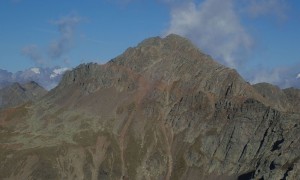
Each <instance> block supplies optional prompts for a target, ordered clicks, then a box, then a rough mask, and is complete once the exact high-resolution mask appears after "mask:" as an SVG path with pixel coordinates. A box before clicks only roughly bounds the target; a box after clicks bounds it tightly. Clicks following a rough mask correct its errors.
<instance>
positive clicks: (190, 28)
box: [161, 0, 300, 87]
mask: <svg viewBox="0 0 300 180" xmlns="http://www.w3.org/2000/svg"><path fill="white" fill-rule="evenodd" d="M161 1H162V2H164V3H166V4H167V5H168V6H169V8H170V23H169V26H168V28H167V29H166V30H165V32H164V35H167V34H170V33H175V34H179V35H182V36H185V37H187V38H189V39H191V40H192V41H193V42H194V43H195V44H196V45H197V46H198V47H199V48H200V49H201V50H203V51H204V52H206V53H208V54H210V55H212V57H213V58H214V59H216V60H217V61H219V62H221V63H222V64H224V65H226V66H229V67H232V68H236V69H238V70H241V69H242V68H243V66H245V65H246V64H247V63H249V62H250V61H251V59H249V56H248V55H249V54H250V53H253V52H254V48H255V45H256V44H255V43H256V42H259V40H257V39H256V38H255V36H254V35H252V34H251V33H249V31H248V30H247V27H246V26H244V25H243V24H242V22H241V19H242V18H243V19H247V18H248V19H249V18H261V17H267V16H268V17H272V18H273V19H274V18H275V19H279V20H284V19H286V18H287V10H288V4H287V2H286V1H285V0H251V1H249V0H203V1H201V3H199V1H196V0H187V1H180V0H161ZM268 20H269V19H268ZM270 63H271V62H270ZM298 67H299V66H298ZM299 68H300V67H299ZM298 73H299V72H298ZM295 74H296V71H295V68H294V67H284V68H282V67H279V68H274V69H271V70H270V69H268V68H267V67H261V68H259V69H255V70H253V71H252V75H249V76H248V77H245V78H246V79H248V80H249V81H250V82H252V83H258V82H269V83H273V84H277V85H279V86H280V87H289V86H297V87H300V83H299V79H300V75H299V77H298V78H295V77H296V76H295Z"/></svg>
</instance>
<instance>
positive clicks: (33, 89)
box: [0, 81, 47, 109]
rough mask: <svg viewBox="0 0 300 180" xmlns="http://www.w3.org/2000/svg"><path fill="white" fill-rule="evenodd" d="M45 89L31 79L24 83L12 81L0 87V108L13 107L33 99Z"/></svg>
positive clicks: (44, 92)
mask: <svg viewBox="0 0 300 180" xmlns="http://www.w3.org/2000/svg"><path fill="white" fill-rule="evenodd" d="M46 93H47V91H46V90H45V89H44V88H43V87H41V86H39V85H38V84H37V83H35V82H33V81H31V82H29V83H26V84H22V85H21V84H19V83H13V84H12V85H10V86H7V87H4V88H3V89H0V109H3V108H9V107H15V106H18V105H21V104H24V103H26V102H28V101H35V100H37V99H38V98H40V97H42V96H44V95H45V94H46Z"/></svg>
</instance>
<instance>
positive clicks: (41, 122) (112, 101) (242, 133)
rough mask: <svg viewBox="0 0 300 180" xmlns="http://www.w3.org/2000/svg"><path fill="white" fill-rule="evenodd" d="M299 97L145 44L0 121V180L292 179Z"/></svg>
mask: <svg viewBox="0 0 300 180" xmlns="http://www.w3.org/2000/svg"><path fill="white" fill-rule="evenodd" d="M270 92H274V93H275V95H274V94H270ZM299 93H300V91H299V90H297V89H287V90H283V91H282V90H280V89H279V88H276V87H273V86H272V85H268V84H261V85H254V86H252V85H250V84H248V83H247V82H245V81H244V80H243V79H242V78H241V76H240V75H239V74H238V73H237V72H236V71H235V70H233V69H230V68H227V67H224V66H222V65H220V64H218V63H216V62H215V61H214V60H212V58H211V57H210V56H208V55H206V54H204V53H202V52H201V51H200V50H198V49H197V48H195V47H194V46H193V45H192V44H191V43H190V42H189V41H188V40H186V39H184V38H182V37H180V36H177V35H169V36H167V37H166V38H163V39H162V38H159V37H155V38H150V39H147V40H145V41H143V42H141V43H140V44H139V45H138V46H137V47H135V48H129V49H127V50H126V51H125V52H124V53H123V54H122V55H120V56H118V57H117V58H115V59H113V60H111V61H109V62H108V63H107V64H104V65H98V64H84V65H80V66H79V67H77V68H75V69H74V70H73V71H70V72H67V73H66V74H65V75H64V77H63V79H62V81H61V82H60V84H59V86H58V87H57V88H55V89H53V90H52V91H50V92H49V93H48V94H47V95H46V96H45V97H43V98H42V99H40V100H39V101H37V102H36V103H34V104H32V105H31V106H26V107H25V106H24V107H18V108H15V109H10V110H3V111H1V112H0V127H1V129H0V130H1V131H0V143H1V144H0V145H1V146H0V161H1V164H0V179H20V178H23V179H251V178H253V179H296V178H297V177H300V170H299V168H300V164H299V155H300V151H299V150H298V147H299V137H300V136H299V134H300V132H299V131H300V129H299V120H300V113H299V106H296V105H298V104H299V103H300V100H299V97H300V96H299ZM292 107H293V108H292Z"/></svg>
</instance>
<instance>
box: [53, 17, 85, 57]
mask: <svg viewBox="0 0 300 180" xmlns="http://www.w3.org/2000/svg"><path fill="white" fill-rule="evenodd" d="M81 21H82V18H81V17H78V16H73V15H72V16H65V17H62V18H60V19H58V20H55V21H53V22H52V23H53V24H54V25H56V26H57V28H58V32H59V34H60V37H59V38H58V39H55V40H54V41H52V42H51V44H50V45H49V55H50V57H51V58H55V59H57V58H60V57H62V55H64V54H65V53H67V52H68V51H69V50H70V49H71V47H72V42H73V39H74V32H75V28H76V26H77V25H78V24H79V23H80V22H81Z"/></svg>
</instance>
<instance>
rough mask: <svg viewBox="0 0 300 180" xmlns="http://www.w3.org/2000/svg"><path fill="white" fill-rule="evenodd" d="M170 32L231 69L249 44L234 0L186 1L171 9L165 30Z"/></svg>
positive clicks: (167, 32) (251, 40) (236, 64)
mask: <svg viewBox="0 0 300 180" xmlns="http://www.w3.org/2000/svg"><path fill="white" fill-rule="evenodd" d="M170 33H175V34H179V35H182V36H185V37H188V38H190V39H191V40H192V41H194V43H196V44H197V45H198V46H199V47H200V49H203V50H204V51H205V52H207V53H208V54H211V55H212V56H213V57H214V58H216V59H217V60H219V61H221V62H223V64H225V65H227V66H230V67H234V68H236V67H237V66H238V64H239V63H240V61H242V58H241V55H242V54H244V53H246V52H247V51H249V49H250V48H251V46H252V44H253V39H252V37H251V36H250V35H249V34H248V33H247V31H246V29H245V28H244V27H243V26H242V24H241V23H240V19H239V16H238V14H237V13H236V12H235V9H234V0H226V1H224V0H205V1H203V2H202V3H200V4H198V3H196V2H195V1H190V2H188V3H184V4H182V5H180V6H176V7H173V8H172V9H171V22H170V26H169V28H168V29H167V31H166V34H170Z"/></svg>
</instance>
